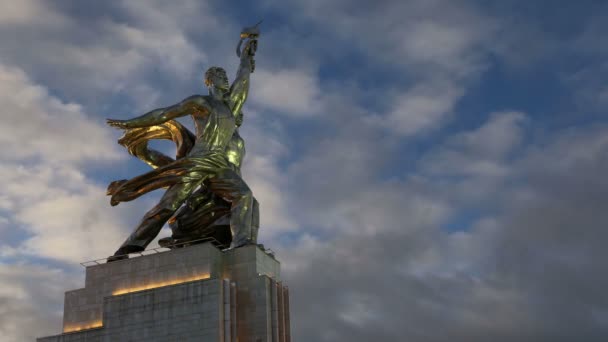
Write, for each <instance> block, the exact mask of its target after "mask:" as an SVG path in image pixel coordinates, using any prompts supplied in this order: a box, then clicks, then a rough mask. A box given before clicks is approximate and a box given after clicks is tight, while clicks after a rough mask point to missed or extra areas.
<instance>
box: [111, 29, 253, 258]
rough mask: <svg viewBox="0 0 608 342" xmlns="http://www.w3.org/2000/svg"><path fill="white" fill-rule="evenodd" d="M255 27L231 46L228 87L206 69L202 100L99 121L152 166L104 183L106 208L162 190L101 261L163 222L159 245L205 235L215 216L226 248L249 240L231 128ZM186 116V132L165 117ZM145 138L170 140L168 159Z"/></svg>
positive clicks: (245, 88) (240, 149)
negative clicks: (223, 224)
mask: <svg viewBox="0 0 608 342" xmlns="http://www.w3.org/2000/svg"><path fill="white" fill-rule="evenodd" d="M258 25H259V23H258ZM258 25H255V26H253V27H251V28H246V29H244V30H243V31H242V32H241V40H240V42H239V46H238V47H237V55H239V57H240V65H239V68H238V71H237V75H236V78H235V80H234V82H233V83H232V85H229V82H228V78H227V76H226V72H225V71H224V69H222V68H219V67H211V68H209V69H208V70H207V71H206V72H205V79H204V81H205V85H206V86H207V87H208V88H209V95H193V96H190V97H188V98H186V99H184V100H183V101H182V102H180V103H178V104H175V105H172V106H169V107H166V108H158V109H155V110H152V111H150V112H148V113H146V114H144V115H142V116H139V117H136V118H134V119H130V120H113V119H108V120H107V122H108V124H109V125H110V126H113V127H117V128H121V129H125V130H126V131H125V134H124V136H123V137H122V138H121V139H120V140H119V143H120V144H121V145H123V146H125V147H126V148H127V149H128V151H129V153H130V154H132V155H134V156H137V157H138V158H140V159H141V160H142V161H144V162H145V163H147V164H148V165H150V166H151V167H152V168H153V169H154V170H152V171H150V172H147V173H145V174H143V175H140V176H137V177H135V178H132V179H130V180H122V181H115V182H112V183H111V184H110V185H109V186H108V195H110V196H111V199H110V203H111V204H112V205H113V206H114V205H117V204H119V203H120V202H125V201H131V200H133V199H135V198H138V197H139V196H141V195H143V194H145V193H148V192H150V191H153V190H156V189H160V188H167V190H166V192H165V193H164V195H163V197H162V198H161V200H160V202H159V203H158V204H157V205H156V206H155V207H154V208H152V209H151V210H150V211H148V212H147V213H146V214H145V215H144V217H143V219H142V221H141V223H140V224H139V225H138V226H137V227H136V228H135V230H134V232H133V233H132V234H131V235H130V236H129V237H128V238H127V239H126V240H125V242H124V243H123V244H122V245H121V246H120V248H119V249H118V250H117V251H116V252H115V253H114V255H113V256H111V257H110V258H108V261H109V262H110V261H115V260H120V259H124V258H127V257H128V256H127V254H129V253H133V252H139V251H143V250H144V249H145V248H146V246H147V245H148V244H149V243H150V242H151V241H152V240H153V239H154V238H155V237H156V236H157V235H158V233H159V232H160V230H161V229H162V227H163V225H164V224H165V223H166V222H167V221H169V224H170V226H171V228H172V230H173V236H172V237H171V238H169V239H168V240H169V241H167V239H164V240H165V241H164V243H165V244H166V245H172V244H173V243H174V242H180V241H183V240H192V239H195V238H197V237H205V236H213V234H214V233H216V231H215V228H217V226H218V225H220V223H218V221H221V219H222V218H223V219H224V220H228V222H227V223H228V224H229V231H230V234H229V235H230V236H229V241H230V248H236V247H240V246H243V245H246V244H252V243H256V242H257V230H258V227H259V209H258V204H257V201H255V199H254V198H253V194H252V193H251V190H250V189H249V187H248V186H247V184H246V183H245V182H244V181H243V179H242V178H241V172H240V165H241V162H242V159H243V157H244V154H245V149H244V141H243V140H242V138H241V137H240V136H239V134H238V127H239V126H240V124H241V123H242V107H243V104H244V103H245V101H246V100H247V96H248V92H249V77H250V74H251V73H252V72H253V70H254V67H255V65H254V59H253V57H254V55H255V52H256V50H257V39H258V38H259V34H260V32H259V29H258ZM243 42H244V46H243V48H242V51H241V49H240V47H241V44H242V43H243ZM186 115H190V116H191V117H192V119H193V121H194V126H195V133H194V134H193V133H191V132H190V131H188V130H187V129H186V128H185V127H183V126H182V125H181V124H180V123H179V122H177V121H175V120H173V119H175V118H178V117H181V116H186ZM151 139H169V140H172V141H174V142H175V143H176V148H177V153H176V159H175V160H174V159H172V158H170V157H168V156H166V155H164V154H162V153H160V152H157V151H154V150H151V149H149V148H148V144H147V143H148V140H151ZM162 243H163V241H161V245H162Z"/></svg>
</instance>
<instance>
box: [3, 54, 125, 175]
mask: <svg viewBox="0 0 608 342" xmlns="http://www.w3.org/2000/svg"><path fill="white" fill-rule="evenodd" d="M0 105H1V107H2V110H3V113H4V114H3V117H2V120H3V125H2V126H0V145H1V148H0V158H2V159H3V160H5V161H6V160H11V161H19V160H27V159H28V158H40V159H42V160H44V161H45V162H48V163H65V162H70V163H74V162H78V161H81V160H92V161H108V160H115V159H117V158H118V152H117V149H116V148H115V147H114V143H113V142H112V139H111V135H110V130H109V129H105V128H103V127H102V126H101V123H96V122H95V121H93V120H91V119H90V118H88V117H87V116H86V115H85V114H84V113H83V109H82V107H80V106H79V105H77V104H74V103H64V102H62V101H60V100H58V99H57V98H55V97H52V96H50V95H49V93H48V91H47V89H45V88H44V87H41V86H39V85H35V84H33V83H32V82H31V81H30V80H29V79H28V77H27V76H26V75H25V73H24V72H23V71H21V70H19V69H14V68H8V67H6V66H4V65H1V64H0Z"/></svg>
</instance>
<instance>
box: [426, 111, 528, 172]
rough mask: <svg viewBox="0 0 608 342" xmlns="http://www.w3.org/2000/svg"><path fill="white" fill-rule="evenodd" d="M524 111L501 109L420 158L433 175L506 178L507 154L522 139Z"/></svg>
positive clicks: (507, 167) (507, 169)
mask: <svg viewBox="0 0 608 342" xmlns="http://www.w3.org/2000/svg"><path fill="white" fill-rule="evenodd" d="M525 120H526V116H525V114H523V113H521V112H498V113H493V114H491V115H490V117H489V119H488V120H487V121H486V122H485V123H484V124H482V125H481V126H479V127H478V128H476V129H474V130H471V131H466V132H462V133H458V134H456V135H454V136H452V137H450V138H448V140H447V142H446V144H445V145H444V146H442V147H439V148H436V149H435V150H434V151H433V152H431V153H430V154H428V155H427V156H425V157H424V159H423V160H422V161H421V169H422V170H423V171H424V172H426V173H427V174H431V175H466V176H474V177H489V178H504V177H505V176H507V175H508V173H509V165H508V164H507V157H509V154H510V153H511V152H512V151H513V150H514V149H515V148H516V147H518V146H519V145H520V144H521V142H522V139H523V127H522V125H523V123H524V122H525Z"/></svg>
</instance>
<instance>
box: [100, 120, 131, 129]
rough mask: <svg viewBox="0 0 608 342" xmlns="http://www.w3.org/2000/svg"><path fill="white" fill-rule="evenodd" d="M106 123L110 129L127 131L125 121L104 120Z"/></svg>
mask: <svg viewBox="0 0 608 342" xmlns="http://www.w3.org/2000/svg"><path fill="white" fill-rule="evenodd" d="M106 123H107V124H108V125H110V126H112V127H116V128H121V129H127V128H129V127H128V125H127V121H126V120H114V119H106Z"/></svg>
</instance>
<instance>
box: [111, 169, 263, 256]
mask: <svg viewBox="0 0 608 342" xmlns="http://www.w3.org/2000/svg"><path fill="white" fill-rule="evenodd" d="M201 184H202V180H199V181H194V180H193V181H188V182H183V183H177V184H175V185H172V186H171V187H170V188H169V189H168V190H167V191H166V192H165V194H164V195H163V197H162V199H161V200H160V202H159V203H158V204H157V205H156V206H155V207H154V208H152V209H151V210H150V211H148V212H147V213H146V215H145V216H144V218H143V219H142V221H141V223H140V224H139V226H137V228H136V229H135V231H134V232H133V233H132V234H131V235H130V236H129V237H128V238H127V240H125V242H124V243H123V244H122V245H121V247H120V249H119V250H118V251H117V252H116V253H117V254H116V255H118V254H125V253H129V252H132V251H138V250H144V249H145V248H146V246H148V244H150V242H152V240H154V238H155V237H156V236H157V235H158V233H159V232H160V230H161V229H162V227H163V225H164V224H165V223H166V222H167V220H169V218H171V216H173V214H174V213H175V211H177V209H179V207H180V206H181V205H182V204H183V203H184V202H185V201H186V199H188V197H189V196H190V195H191V194H192V193H193V192H194V191H195V190H196V189H197V188H198V187H199V186H200V185H201ZM205 186H207V187H208V189H209V191H211V192H213V193H215V194H216V195H218V196H220V197H222V198H224V199H225V200H226V201H228V202H230V203H231V209H230V230H231V232H232V244H231V245H230V246H231V247H239V246H242V245H245V244H247V243H249V242H250V240H251V235H252V234H251V223H252V222H251V221H252V218H253V216H254V215H253V212H252V209H253V208H252V207H253V194H252V193H251V190H250V189H249V187H248V186H247V184H246V183H245V181H243V179H242V178H241V176H240V175H239V174H238V173H236V172H235V171H233V170H231V169H223V170H221V171H220V172H218V173H214V174H213V175H212V176H211V177H209V178H206V182H205ZM253 219H257V218H253ZM256 223H257V222H256Z"/></svg>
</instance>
